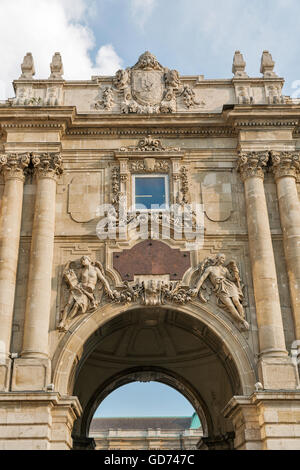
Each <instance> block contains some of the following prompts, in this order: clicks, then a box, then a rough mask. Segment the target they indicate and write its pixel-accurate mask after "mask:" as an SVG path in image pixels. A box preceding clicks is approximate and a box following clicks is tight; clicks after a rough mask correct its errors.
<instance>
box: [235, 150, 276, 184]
mask: <svg viewBox="0 0 300 470" xmlns="http://www.w3.org/2000/svg"><path fill="white" fill-rule="evenodd" d="M269 157H270V155H269V152H268V151H264V152H247V153H240V154H239V161H238V164H237V170H238V172H239V173H240V174H241V178H242V180H243V181H245V180H246V179H248V178H251V177H252V176H255V177H258V178H262V179H263V178H264V170H263V168H265V167H266V166H267V164H268V161H269Z"/></svg>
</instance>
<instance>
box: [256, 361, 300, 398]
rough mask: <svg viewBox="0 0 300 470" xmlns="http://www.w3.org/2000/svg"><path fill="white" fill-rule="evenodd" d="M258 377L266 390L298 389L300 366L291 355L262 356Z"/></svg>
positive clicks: (259, 362)
mask: <svg viewBox="0 0 300 470" xmlns="http://www.w3.org/2000/svg"><path fill="white" fill-rule="evenodd" d="M258 377H259V381H260V382H261V383H262V385H263V388H264V390H297V389H298V388H299V373H298V368H297V366H296V365H295V364H294V363H293V362H292V360H291V358H290V357H289V356H286V357H266V356H263V357H262V358H260V359H259V361H258Z"/></svg>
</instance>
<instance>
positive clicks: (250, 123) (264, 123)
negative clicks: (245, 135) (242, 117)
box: [235, 119, 299, 128]
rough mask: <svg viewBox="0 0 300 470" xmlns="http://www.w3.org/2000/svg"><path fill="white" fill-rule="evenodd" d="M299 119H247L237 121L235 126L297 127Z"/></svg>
mask: <svg viewBox="0 0 300 470" xmlns="http://www.w3.org/2000/svg"><path fill="white" fill-rule="evenodd" d="M298 124H299V121H298V120H297V121H287V120H279V119H274V120H269V121H268V120H262V119H256V120H247V121H236V122H235V127H236V128H238V127H295V126H298Z"/></svg>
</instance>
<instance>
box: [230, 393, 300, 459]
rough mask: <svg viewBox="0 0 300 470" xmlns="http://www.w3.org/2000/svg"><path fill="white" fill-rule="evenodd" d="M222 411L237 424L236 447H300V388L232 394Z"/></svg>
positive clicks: (235, 426) (283, 448)
mask: <svg viewBox="0 0 300 470" xmlns="http://www.w3.org/2000/svg"><path fill="white" fill-rule="evenodd" d="M223 413H224V416H225V417H226V418H228V419H230V420H231V421H232V423H233V425H234V429H235V440H234V448H235V449H236V450H300V391H264V392H256V393H254V394H253V395H252V396H251V397H233V398H232V399H231V400H230V402H229V403H228V405H227V406H226V408H225V409H224V411H223Z"/></svg>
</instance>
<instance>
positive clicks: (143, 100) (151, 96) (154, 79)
mask: <svg viewBox="0 0 300 470" xmlns="http://www.w3.org/2000/svg"><path fill="white" fill-rule="evenodd" d="M163 75H164V74H163V72H160V71H159V70H133V71H132V85H131V87H132V96H133V97H134V98H135V99H136V101H138V102H139V103H140V104H143V105H148V104H149V105H156V104H159V103H160V102H161V100H162V98H163V93H164V80H163Z"/></svg>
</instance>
